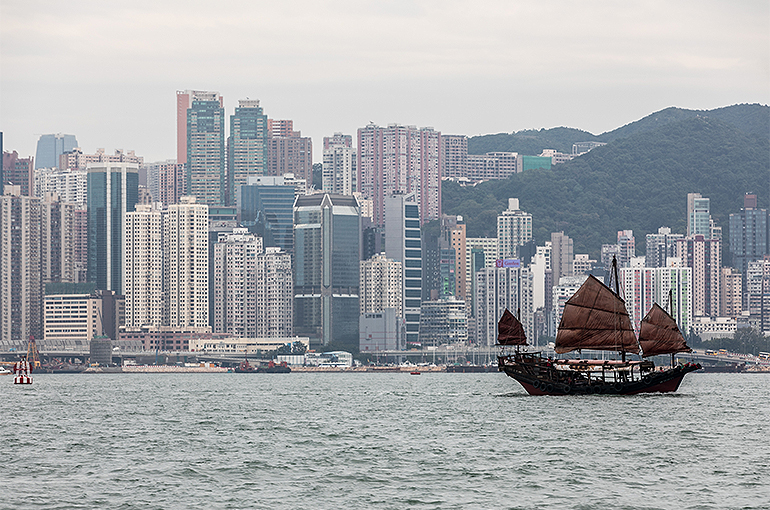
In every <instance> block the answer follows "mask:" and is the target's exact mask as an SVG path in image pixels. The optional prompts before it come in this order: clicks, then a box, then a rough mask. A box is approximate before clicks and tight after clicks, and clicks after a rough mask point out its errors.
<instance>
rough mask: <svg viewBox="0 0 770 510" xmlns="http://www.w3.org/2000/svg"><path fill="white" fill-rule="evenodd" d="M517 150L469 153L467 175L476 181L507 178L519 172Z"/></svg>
mask: <svg viewBox="0 0 770 510" xmlns="http://www.w3.org/2000/svg"><path fill="white" fill-rule="evenodd" d="M519 159H520V157H519V154H518V153H517V152H487V153H486V154H483V155H477V154H469V155H468V170H467V172H466V177H468V179H471V180H474V181H489V180H500V179H507V178H509V177H510V176H511V175H513V174H515V173H517V172H518V162H519Z"/></svg>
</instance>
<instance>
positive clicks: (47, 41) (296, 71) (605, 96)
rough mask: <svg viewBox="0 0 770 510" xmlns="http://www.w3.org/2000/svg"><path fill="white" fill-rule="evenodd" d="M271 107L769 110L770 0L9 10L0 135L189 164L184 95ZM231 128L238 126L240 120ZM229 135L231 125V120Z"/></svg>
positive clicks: (587, 113)
mask: <svg viewBox="0 0 770 510" xmlns="http://www.w3.org/2000/svg"><path fill="white" fill-rule="evenodd" d="M184 89H198V90H214V91H219V92H220V93H221V94H222V95H223V96H224V100H225V111H226V113H227V115H228V119H229V115H230V114H231V113H232V112H233V109H234V108H235V106H236V105H237V102H238V99H245V98H246V97H249V98H251V99H259V100H260V101H261V105H262V106H263V108H264V111H265V113H266V114H267V115H268V116H269V117H271V118H276V119H293V120H294V126H295V129H298V130H301V131H302V134H303V135H304V136H310V137H312V139H313V144H314V149H315V150H314V156H313V159H314V160H315V161H319V160H320V159H321V142H322V140H321V138H322V137H323V136H328V135H331V134H333V133H334V132H335V131H341V132H344V133H348V134H353V135H355V132H356V129H358V128H359V127H363V126H364V125H366V124H367V123H368V122H370V121H372V122H374V123H376V124H379V125H387V124H389V123H399V124H409V125H417V126H421V127H422V126H432V127H434V128H435V129H437V130H440V131H441V132H443V133H449V134H467V135H477V134H486V133H499V132H511V131H518V130H521V129H530V128H538V129H539V128H543V127H545V128H550V127H556V126H568V127H575V128H580V129H585V130H587V131H590V132H592V133H594V134H599V133H602V132H604V131H609V130H612V129H614V128H616V127H619V126H622V125H624V124H627V123H629V122H632V121H634V120H637V119H639V118H641V117H644V116H645V115H648V114H649V113H652V112H654V111H657V110H661V109H663V108H666V107H668V106H677V107H681V108H691V109H712V108H717V107H721V106H727V105H731V104H736V103H762V104H768V103H770V2H768V0H757V1H754V0H741V1H735V0H727V1H716V0H713V1H709V0H697V1H689V0H687V1H669V0H659V1H658V0H634V1H633V2H619V1H617V0H606V1H605V0H595V1H591V0H584V1H580V2H576V1H573V0H527V1H517V0H500V1H497V0H474V1H462V2H460V1H452V0H440V1H406V0H378V1H375V2H367V1H363V0H351V1H348V0H335V1H319V0H308V1H291V0H281V1H274V0H273V1H270V2H264V1H258V0H247V1H227V0H223V1H218V2H217V1H210V0H209V1H206V2H200V1H193V0H184V1H181V0H180V1H177V0H152V1H146V0H132V1H130V2H126V1H107V0H66V1H62V0H0V130H2V131H3V132H4V137H5V143H4V146H5V149H6V150H17V151H18V152H19V153H20V154H21V155H22V156H29V155H34V153H35V146H36V143H37V139H38V138H39V136H40V135H41V134H44V133H67V134H74V135H76V136H77V139H78V142H79V143H80V145H81V147H82V148H83V149H84V150H85V151H86V152H88V153H92V152H94V151H95V150H96V148H98V147H103V148H105V149H106V150H107V151H108V152H110V153H112V152H113V151H114V150H115V149H117V148H121V149H125V150H132V149H133V150H135V151H136V152H137V154H139V155H142V156H144V157H145V161H148V162H149V161H158V160H165V159H170V158H174V157H175V155H176V145H175V144H176V142H175V136H176V124H175V92H176V91H177V90H184ZM228 124H229V122H228ZM228 129H229V127H228Z"/></svg>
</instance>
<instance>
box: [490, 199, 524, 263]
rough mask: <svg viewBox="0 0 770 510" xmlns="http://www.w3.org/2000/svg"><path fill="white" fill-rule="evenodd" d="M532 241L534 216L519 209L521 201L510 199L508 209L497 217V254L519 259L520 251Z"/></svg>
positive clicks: (501, 256) (502, 256) (505, 257)
mask: <svg viewBox="0 0 770 510" xmlns="http://www.w3.org/2000/svg"><path fill="white" fill-rule="evenodd" d="M531 240H532V215H531V214H529V213H526V212H524V211H522V210H520V209H519V199H518V198H509V199H508V209H506V210H505V211H503V212H502V213H501V214H499V215H498V216H497V254H498V257H500V258H501V259H515V258H519V249H520V248H521V247H522V246H524V244H526V243H527V242H529V241H531Z"/></svg>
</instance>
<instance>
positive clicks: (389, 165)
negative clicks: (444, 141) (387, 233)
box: [357, 124, 443, 226]
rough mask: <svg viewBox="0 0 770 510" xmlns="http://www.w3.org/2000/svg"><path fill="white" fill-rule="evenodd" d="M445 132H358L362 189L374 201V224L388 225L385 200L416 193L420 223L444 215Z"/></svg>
mask: <svg viewBox="0 0 770 510" xmlns="http://www.w3.org/2000/svg"><path fill="white" fill-rule="evenodd" d="M441 152H442V151H441V133H440V132H438V131H434V130H433V129H432V128H422V129H417V128H416V127H415V126H400V125H397V124H391V125H389V126H388V127H386V128H382V127H379V126H376V125H374V124H369V125H368V126H366V127H365V128H360V129H359V130H358V161H357V167H358V186H359V191H360V192H361V193H362V194H363V196H364V198H366V199H371V200H372V205H373V221H374V224H375V225H377V226H382V225H384V217H385V205H384V204H385V198H386V197H389V196H391V195H392V194H394V193H411V194H414V196H415V199H416V201H417V204H418V205H419V208H420V221H421V222H425V221H428V220H432V219H438V218H439V216H440V215H441V169H442V166H443V165H442V159H441Z"/></svg>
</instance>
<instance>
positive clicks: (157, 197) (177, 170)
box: [144, 159, 187, 207]
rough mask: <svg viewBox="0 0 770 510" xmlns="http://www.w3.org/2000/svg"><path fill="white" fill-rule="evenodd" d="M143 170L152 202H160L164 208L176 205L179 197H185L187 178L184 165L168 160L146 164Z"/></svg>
mask: <svg viewBox="0 0 770 510" xmlns="http://www.w3.org/2000/svg"><path fill="white" fill-rule="evenodd" d="M144 168H145V170H146V172H147V187H148V188H149V190H150V195H152V200H153V202H160V203H161V204H163V206H164V207H168V206H169V205H171V204H176V203H177V202H178V201H179V197H182V196H185V185H186V184H187V177H186V172H185V165H184V163H177V162H176V161H175V160H173V159H169V160H166V161H159V162H157V163H148V164H147V165H145V166H144Z"/></svg>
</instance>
